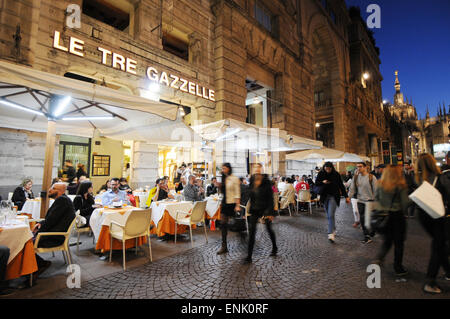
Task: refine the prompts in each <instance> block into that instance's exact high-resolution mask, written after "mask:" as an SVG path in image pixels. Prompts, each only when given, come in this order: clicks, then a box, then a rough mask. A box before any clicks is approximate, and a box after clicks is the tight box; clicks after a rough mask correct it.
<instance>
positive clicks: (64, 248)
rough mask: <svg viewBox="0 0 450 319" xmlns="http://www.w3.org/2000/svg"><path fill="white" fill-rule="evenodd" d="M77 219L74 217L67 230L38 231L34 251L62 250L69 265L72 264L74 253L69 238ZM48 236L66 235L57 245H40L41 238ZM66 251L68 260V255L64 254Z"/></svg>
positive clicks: (50, 251) (51, 251)
mask: <svg viewBox="0 0 450 319" xmlns="http://www.w3.org/2000/svg"><path fill="white" fill-rule="evenodd" d="M76 220H77V219H76V218H74V219H73V221H72V223H71V224H70V226H69V228H68V229H67V231H66V232H43V233H38V235H37V237H36V240H35V241H34V252H35V253H37V254H38V253H54V252H55V251H62V252H63V257H64V262H67V261H68V262H69V265H70V264H72V255H71V254H70V249H69V239H70V234H71V232H72V228H73V227H74V225H75V222H76ZM47 236H64V242H63V243H62V244H61V245H59V246H56V247H49V248H43V247H38V246H39V241H40V240H41V238H42V237H47ZM64 253H65V254H66V255H67V261H66V256H65V255H64Z"/></svg>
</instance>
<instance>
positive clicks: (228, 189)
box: [217, 163, 241, 255]
mask: <svg viewBox="0 0 450 319" xmlns="http://www.w3.org/2000/svg"><path fill="white" fill-rule="evenodd" d="M220 189H221V193H222V195H223V198H222V207H221V210H220V225H221V226H220V227H221V229H222V248H220V250H219V251H218V252H217V254H218V255H221V254H225V253H227V252H228V247H227V233H228V221H229V219H230V217H234V216H235V215H236V212H238V211H240V210H241V208H240V206H239V205H240V201H241V186H240V182H239V178H237V177H236V176H234V175H232V169H231V165H230V163H225V164H223V165H222V183H221V185H220Z"/></svg>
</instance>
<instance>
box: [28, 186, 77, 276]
mask: <svg viewBox="0 0 450 319" xmlns="http://www.w3.org/2000/svg"><path fill="white" fill-rule="evenodd" d="M65 192H66V184H64V183H56V184H53V185H52V187H51V188H50V189H49V191H48V196H49V197H50V198H54V199H55V202H54V203H53V205H52V206H51V207H50V208H49V209H48V211H47V214H46V215H45V220H43V221H42V222H40V223H37V224H36V226H35V227H34V229H33V233H34V234H35V238H36V236H37V234H39V233H46V232H66V231H67V230H68V228H69V226H70V224H71V223H72V222H73V220H74V218H75V209H74V207H73V204H72V201H71V200H70V198H69V197H67V196H66V195H65ZM63 242H64V237H63V236H45V237H43V238H42V239H41V240H40V241H39V245H38V247H44V248H50V247H55V246H59V245H62V243H63ZM36 261H37V264H38V268H39V269H38V271H37V275H40V274H41V273H42V272H44V271H45V270H46V269H47V268H48V267H50V264H51V262H50V261H46V260H44V259H42V258H41V257H39V256H38V255H36ZM36 277H37V276H36Z"/></svg>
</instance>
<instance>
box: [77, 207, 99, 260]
mask: <svg viewBox="0 0 450 319" xmlns="http://www.w3.org/2000/svg"><path fill="white" fill-rule="evenodd" d="M75 214H76V216H77V217H76V220H77V222H75V226H74V229H73V230H74V231H75V232H76V233H77V253H78V252H79V251H80V234H81V233H89V234H92V230H91V227H90V226H89V227H78V219H79V218H80V217H81V215H80V211H79V210H77V211H76V213H75ZM92 243H93V244H95V237H94V236H92Z"/></svg>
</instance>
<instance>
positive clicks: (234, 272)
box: [46, 204, 450, 299]
mask: <svg viewBox="0 0 450 319" xmlns="http://www.w3.org/2000/svg"><path fill="white" fill-rule="evenodd" d="M336 217H337V238H336V243H335V244H331V243H329V242H328V240H327V234H326V218H325V216H324V212H323V210H321V209H319V210H317V211H315V212H314V215H313V216H311V215H307V214H305V213H302V214H301V215H300V216H293V217H289V216H281V217H277V221H276V223H275V224H274V229H275V231H276V234H277V241H278V246H279V256H277V257H275V258H274V257H270V256H269V254H270V251H271V244H270V240H269V237H268V234H267V233H266V231H265V228H263V227H262V226H263V225H259V226H258V234H257V240H256V242H257V243H256V245H255V251H254V255H253V264H251V265H242V264H241V260H242V258H243V257H245V253H246V246H245V245H243V243H242V242H241V240H240V238H239V237H238V236H237V235H236V234H232V235H231V236H229V237H230V238H229V253H228V254H227V255H221V256H218V255H216V251H217V250H218V249H219V248H220V241H218V240H215V241H210V242H209V243H208V244H204V245H202V246H199V247H195V248H193V249H190V250H188V251H185V252H183V253H180V254H178V255H174V256H170V257H167V258H164V259H161V260H158V261H156V262H154V263H148V264H145V265H143V266H140V267H136V268H132V269H128V270H127V271H126V272H118V273H115V274H111V275H107V276H104V277H101V278H98V279H95V280H92V281H88V282H84V283H83V285H82V287H81V288H80V289H64V290H61V291H58V292H56V293H54V294H52V295H49V296H46V298H87V299H93V298H103V299H104V298H108V299H110V298H159V299H166V298H200V299H201V298H215V299H223V298H226V299H230V298H231V299H239V298H270V299H271V298H295V299H297V298H389V299H390V298H449V296H450V293H449V292H450V283H449V282H446V281H444V280H443V274H442V273H441V275H440V276H441V277H440V278H439V283H440V285H441V286H442V287H443V288H444V289H445V291H447V292H446V293H443V294H441V295H439V296H430V295H427V294H425V293H423V292H422V290H421V288H422V285H423V280H424V277H425V272H426V266H427V263H428V258H429V247H430V240H429V238H428V237H427V235H426V234H425V233H424V232H423V230H422V228H421V226H420V225H419V224H418V222H417V220H416V219H409V220H408V237H407V242H406V247H405V258H404V266H405V267H406V268H407V269H408V270H409V271H410V275H409V276H408V277H407V281H406V282H396V278H395V276H394V273H393V269H392V261H393V252H392V251H391V252H390V253H389V255H388V257H387V259H386V264H385V266H384V267H383V268H382V280H381V288H380V289H377V288H374V289H369V288H367V284H366V280H367V277H368V276H369V273H367V272H366V267H367V266H368V265H369V264H370V261H371V260H372V258H373V257H374V256H375V253H376V251H377V250H378V247H379V245H380V243H381V238H380V237H379V236H376V237H375V239H374V242H373V243H371V244H368V245H364V244H362V243H361V242H360V239H361V237H362V236H361V230H359V229H354V228H353V227H352V226H351V225H352V223H353V215H352V213H351V208H350V206H347V205H345V204H341V207H340V208H339V209H338V212H337V216H336ZM199 231H202V229H200V230H199Z"/></svg>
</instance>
